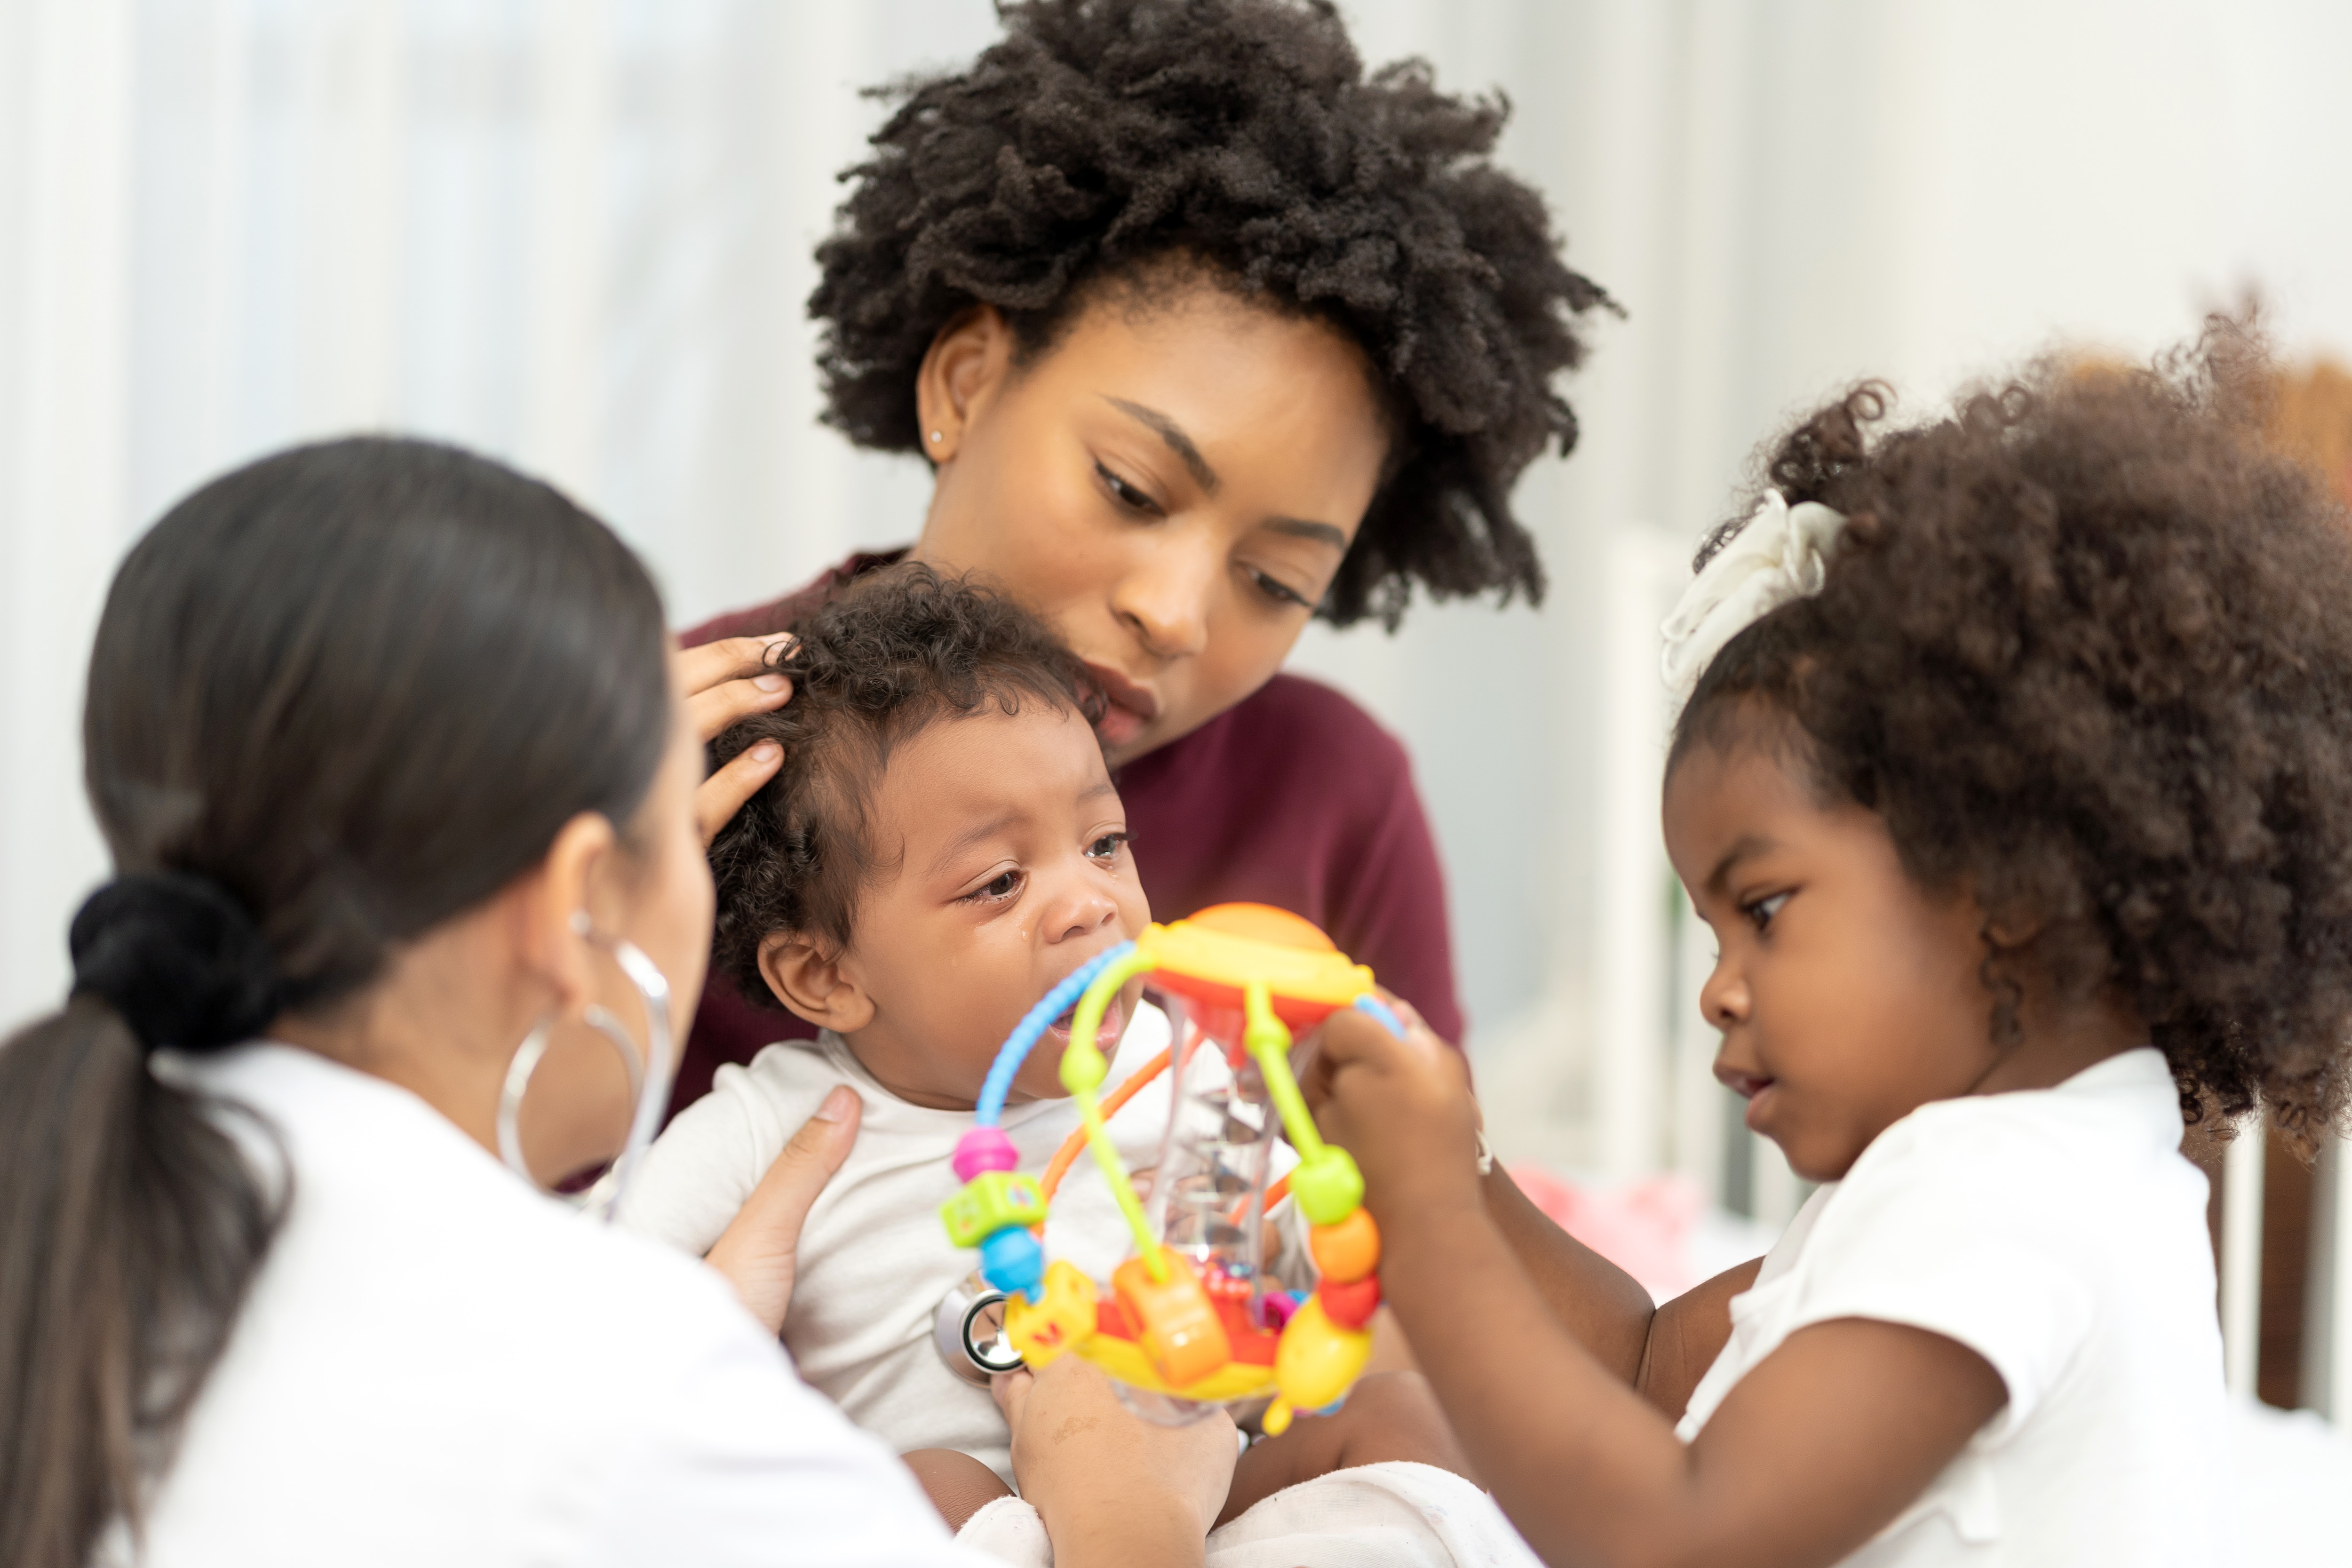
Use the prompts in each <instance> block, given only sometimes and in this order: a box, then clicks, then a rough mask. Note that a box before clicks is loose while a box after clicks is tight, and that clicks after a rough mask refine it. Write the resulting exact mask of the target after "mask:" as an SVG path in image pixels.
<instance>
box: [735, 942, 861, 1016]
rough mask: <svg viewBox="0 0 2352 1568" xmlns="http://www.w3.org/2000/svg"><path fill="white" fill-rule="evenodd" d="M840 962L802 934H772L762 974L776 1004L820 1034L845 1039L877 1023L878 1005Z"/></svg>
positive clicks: (837, 955)
mask: <svg viewBox="0 0 2352 1568" xmlns="http://www.w3.org/2000/svg"><path fill="white" fill-rule="evenodd" d="M841 959H842V955H841V954H840V953H838V952H827V951H826V950H825V949H824V947H822V946H820V945H819V944H818V943H816V942H813V941H811V940H810V939H809V938H808V937H806V936H803V935H802V934H801V933H800V932H799V931H770V932H769V933H768V934H767V935H766V936H765V937H763V938H761V942H760V973H761V977H762V978H763V979H765V980H766V981H767V983H768V989H769V990H770V991H772V992H774V993H775V996H776V1000H777V1001H779V1002H782V1004H783V1005H785V1006H786V1007H789V1008H791V1009H792V1011H793V1013H794V1014H795V1015H797V1016H800V1017H803V1018H806V1019H807V1020H808V1021H809V1022H810V1023H812V1024H814V1025H815V1026H817V1027H818V1028H820V1029H831V1030H832V1031H833V1032H834V1033H835V1034H836V1035H846V1034H851V1033H853V1032H855V1031H856V1030H859V1029H862V1028H864V1027H866V1025H868V1024H870V1023H872V1022H873V1021H874V999H873V998H872V997H871V996H868V995H867V994H866V990H865V987H863V986H861V985H859V984H857V982H856V980H854V979H853V978H851V977H850V975H849V973H848V972H847V970H846V969H845V967H844V966H843V964H842V962H841Z"/></svg>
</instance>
